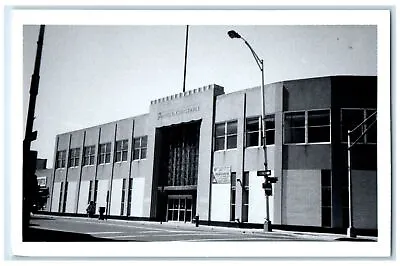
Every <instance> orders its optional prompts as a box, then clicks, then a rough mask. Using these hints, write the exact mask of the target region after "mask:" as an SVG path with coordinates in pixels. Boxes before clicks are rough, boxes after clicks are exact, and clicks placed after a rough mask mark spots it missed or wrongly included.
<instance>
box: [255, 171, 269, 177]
mask: <svg viewBox="0 0 400 266" xmlns="http://www.w3.org/2000/svg"><path fill="white" fill-rule="evenodd" d="M270 175H271V170H262V171H257V176H270Z"/></svg>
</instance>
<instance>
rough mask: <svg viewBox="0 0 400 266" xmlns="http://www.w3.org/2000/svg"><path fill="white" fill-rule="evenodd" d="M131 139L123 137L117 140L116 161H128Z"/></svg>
mask: <svg viewBox="0 0 400 266" xmlns="http://www.w3.org/2000/svg"><path fill="white" fill-rule="evenodd" d="M128 144H129V140H128V139H122V140H117V141H116V142H115V158H114V162H116V163H117V162H127V161H128V149H129V146H128Z"/></svg>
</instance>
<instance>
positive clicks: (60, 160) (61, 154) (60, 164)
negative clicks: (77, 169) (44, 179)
mask: <svg viewBox="0 0 400 266" xmlns="http://www.w3.org/2000/svg"><path fill="white" fill-rule="evenodd" d="M66 158H67V150H61V151H57V153H56V169H58V168H65V166H66Z"/></svg>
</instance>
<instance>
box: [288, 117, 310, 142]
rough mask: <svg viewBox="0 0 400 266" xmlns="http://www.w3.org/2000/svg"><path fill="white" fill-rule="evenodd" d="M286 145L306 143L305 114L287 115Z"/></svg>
mask: <svg viewBox="0 0 400 266" xmlns="http://www.w3.org/2000/svg"><path fill="white" fill-rule="evenodd" d="M284 117H285V123H284V127H285V143H305V142H306V117H305V112H292V113H286V114H285V116H284Z"/></svg>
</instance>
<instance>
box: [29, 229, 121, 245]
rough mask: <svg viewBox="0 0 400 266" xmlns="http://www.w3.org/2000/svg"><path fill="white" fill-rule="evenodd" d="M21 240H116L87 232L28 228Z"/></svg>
mask: <svg viewBox="0 0 400 266" xmlns="http://www.w3.org/2000/svg"><path fill="white" fill-rule="evenodd" d="M22 241H23V242H105V241H107V242H114V241H117V240H112V239H104V238H98V237H94V236H91V235H88V234H80V233H71V232H61V231H53V230H45V229H40V228H29V229H28V230H27V232H26V234H24V235H23V236H22Z"/></svg>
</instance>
